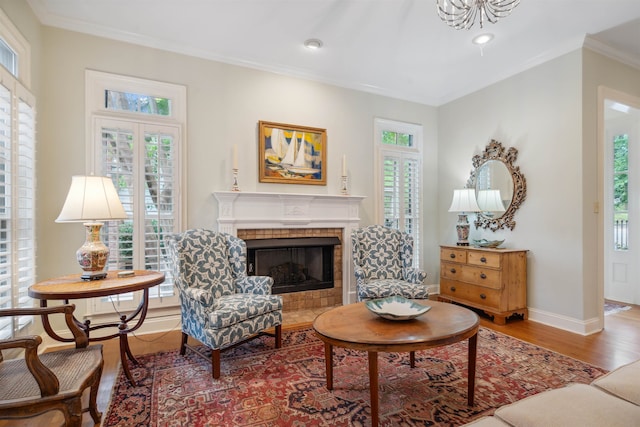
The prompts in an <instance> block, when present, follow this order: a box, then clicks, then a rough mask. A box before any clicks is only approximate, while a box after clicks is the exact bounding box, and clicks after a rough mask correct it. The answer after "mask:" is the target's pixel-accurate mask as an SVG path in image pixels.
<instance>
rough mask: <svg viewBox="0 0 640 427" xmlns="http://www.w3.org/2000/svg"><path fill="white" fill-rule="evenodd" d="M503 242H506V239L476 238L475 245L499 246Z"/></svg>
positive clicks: (481, 246)
mask: <svg viewBox="0 0 640 427" xmlns="http://www.w3.org/2000/svg"><path fill="white" fill-rule="evenodd" d="M503 243H504V239H503V240H487V239H482V240H474V241H473V246H475V247H476V248H497V247H498V246H500V245H501V244H503Z"/></svg>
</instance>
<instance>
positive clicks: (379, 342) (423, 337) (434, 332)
mask: <svg viewBox="0 0 640 427" xmlns="http://www.w3.org/2000/svg"><path fill="white" fill-rule="evenodd" d="M414 301H415V302H417V303H419V304H423V305H429V306H431V310H429V311H428V312H427V313H425V314H424V315H422V316H420V317H418V318H416V319H412V320H404V321H395V320H386V319H383V318H381V317H379V316H377V315H376V314H374V313H372V312H370V311H369V310H368V309H367V307H366V306H365V303H364V302H360V303H355V304H349V305H344V306H341V307H337V308H334V309H331V310H329V311H326V312H324V313H322V314H320V315H319V316H318V317H316V319H315V321H314V322H313V329H314V330H315V332H316V334H317V335H318V337H319V338H320V339H321V340H322V341H323V342H324V350H325V364H326V372H327V389H328V390H333V346H338V347H344V348H351V349H355V350H365V351H367V352H368V355H369V390H370V394H371V425H372V426H377V425H378V420H379V416H378V411H379V406H378V404H379V401H378V352H390V353H394V352H395V353H397V352H405V351H406V352H409V354H410V364H411V367H412V368H413V367H415V351H417V350H425V349H428V348H433V347H440V346H444V345H449V344H453V343H456V342H459V341H463V340H466V339H468V340H469V359H468V364H469V369H468V372H469V374H468V375H469V378H468V389H467V393H468V394H467V403H468V404H469V406H472V405H473V398H474V389H475V377H476V350H477V343H478V328H479V326H480V320H479V318H478V315H477V314H475V313H474V312H473V311H471V310H469V309H466V308H464V307H460V306H458V305H453V304H448V303H443V302H438V301H431V300H414Z"/></svg>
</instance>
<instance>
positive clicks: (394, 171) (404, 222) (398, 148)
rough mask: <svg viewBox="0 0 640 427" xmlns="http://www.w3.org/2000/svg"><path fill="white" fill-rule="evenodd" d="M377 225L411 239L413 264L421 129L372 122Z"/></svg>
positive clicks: (417, 233) (416, 248) (417, 244)
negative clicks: (373, 129)
mask: <svg viewBox="0 0 640 427" xmlns="http://www.w3.org/2000/svg"><path fill="white" fill-rule="evenodd" d="M374 128H375V137H376V156H375V158H376V182H377V185H376V188H377V190H376V205H377V209H376V211H377V213H378V214H377V222H378V223H379V224H383V225H385V226H387V227H391V228H396V229H399V230H402V231H404V232H406V233H409V234H410V235H412V236H413V238H414V262H415V264H416V265H418V261H419V259H420V240H421V239H420V224H421V223H420V211H421V200H420V194H421V182H422V181H421V180H422V178H421V177H422V162H421V156H422V154H421V147H422V127H421V126H418V125H412V124H407V123H402V122H395V121H391V120H383V119H376V121H375V126H374Z"/></svg>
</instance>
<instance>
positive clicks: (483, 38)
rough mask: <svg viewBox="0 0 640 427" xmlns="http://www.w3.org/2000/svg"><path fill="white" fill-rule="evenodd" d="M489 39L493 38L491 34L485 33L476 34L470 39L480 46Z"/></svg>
mask: <svg viewBox="0 0 640 427" xmlns="http://www.w3.org/2000/svg"><path fill="white" fill-rule="evenodd" d="M491 40H493V34H491V33H485V34H480V35H478V36H475V37H474V38H473V40H471V41H472V42H473V44H477V45H479V46H482V45H485V44H487V43H489V42H490V41H491Z"/></svg>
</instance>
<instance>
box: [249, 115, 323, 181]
mask: <svg viewBox="0 0 640 427" xmlns="http://www.w3.org/2000/svg"><path fill="white" fill-rule="evenodd" d="M258 128H259V129H258V138H259V141H258V150H259V151H258V156H259V157H258V159H259V161H258V163H259V165H260V173H259V180H260V182H275V183H281V184H311V185H327V174H326V163H327V161H326V159H327V131H326V129H319V128H312V127H305V126H297V125H287V124H282V123H272V122H264V121H260V122H258Z"/></svg>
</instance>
